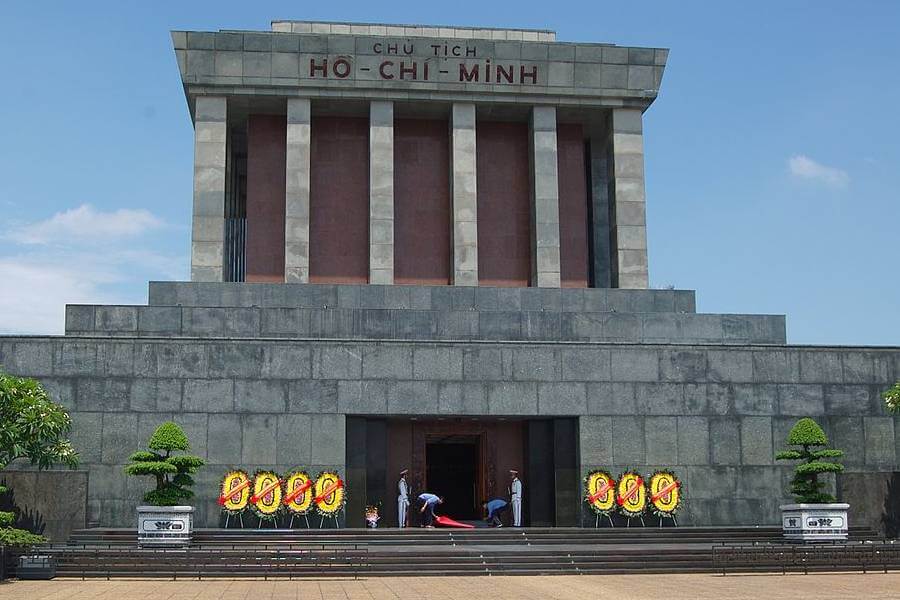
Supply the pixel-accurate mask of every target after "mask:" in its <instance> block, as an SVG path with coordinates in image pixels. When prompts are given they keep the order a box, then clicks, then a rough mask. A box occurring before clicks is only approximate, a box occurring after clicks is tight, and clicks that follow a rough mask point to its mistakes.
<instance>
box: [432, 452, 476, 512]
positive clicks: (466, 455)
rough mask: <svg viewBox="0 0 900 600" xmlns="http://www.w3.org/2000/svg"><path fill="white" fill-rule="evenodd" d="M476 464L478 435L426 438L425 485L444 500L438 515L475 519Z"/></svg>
mask: <svg viewBox="0 0 900 600" xmlns="http://www.w3.org/2000/svg"><path fill="white" fill-rule="evenodd" d="M480 463H481V444H480V437H479V436H473V435H448V436H429V439H428V440H427V441H426V444H425V482H426V483H425V485H426V488H427V489H428V490H429V491H431V492H433V493H435V494H438V495H439V496H443V497H444V504H443V506H441V510H440V512H441V513H443V514H448V515H453V516H454V518H457V519H477V518H479V516H480V515H479V512H480V511H479V506H480V505H479V501H480V499H479V492H480V490H479V489H478V488H479V487H480V485H479V484H480V483H481V473H480V471H481V468H480V466H481V465H480Z"/></svg>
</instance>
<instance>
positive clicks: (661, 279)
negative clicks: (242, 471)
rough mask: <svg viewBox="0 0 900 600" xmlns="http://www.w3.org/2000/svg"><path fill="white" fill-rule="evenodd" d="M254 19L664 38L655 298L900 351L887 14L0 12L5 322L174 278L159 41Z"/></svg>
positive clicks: (597, 5)
mask: <svg viewBox="0 0 900 600" xmlns="http://www.w3.org/2000/svg"><path fill="white" fill-rule="evenodd" d="M272 19H319V20H334V21H367V22H369V21H374V22H400V23H437V24H451V25H480V26H487V27H536V28H548V29H554V30H556V31H557V32H558V37H559V39H560V40H565V41H596V42H610V43H616V44H621V45H637V46H656V47H669V48H671V53H670V55H669V64H668V67H667V69H666V73H665V76H664V78H663V85H662V91H661V93H660V97H659V99H658V100H657V102H656V103H655V104H654V105H653V106H652V107H651V108H650V110H649V111H648V112H647V114H646V115H645V152H646V170H647V213H648V215H647V220H648V229H649V231H648V236H649V242H648V243H649V252H650V277H651V284H652V285H653V286H654V287H662V286H666V285H674V286H676V287H678V288H684V289H696V290H697V297H698V309H699V310H700V311H703V312H746V313H777V314H786V315H787V317H788V320H787V322H788V340H789V341H790V342H791V343H800V344H810V343H816V344H818V343H823V344H877V345H884V344H888V345H897V344H900V310H898V307H900V276H898V273H897V265H898V254H900V251H898V233H897V232H898V222H900V191H898V190H900V168H898V167H900V142H898V140H900V119H898V117H897V112H896V107H897V106H898V105H900V78H898V77H897V76H896V73H897V71H898V64H897V63H898V61H900V38H898V36H897V34H896V28H897V25H898V24H900V3H897V2H890V1H887V0H885V1H880V2H876V1H859V2H852V3H850V2H834V1H803V2H800V1H792V2H774V1H772V2H747V3H733V2H729V3H724V2H723V3H713V2H695V1H680V2H671V1H663V2H654V1H649V0H645V1H644V2H640V3H626V2H621V1H618V0H617V1H615V2H606V1H594V2H563V1H556V2H541V3H525V2H484V1H483V0H482V1H479V2H470V1H468V0H457V1H456V2H453V3H451V4H447V3H430V2H421V1H419V2H391V3H378V4H376V3H370V2H360V1H357V0H347V1H344V2H340V3H316V4H314V5H313V4H307V3H301V2H263V1H257V2H252V3H246V2H240V3H237V2H225V1H217V2H199V1H192V2H163V1H158V2H145V3H137V2H135V3H126V2H84V3H71V2H59V3H48V2H40V1H30V2H23V1H20V2H4V3H2V5H0V23H2V24H3V36H0V52H2V56H3V57H4V61H3V63H4V74H3V93H0V115H3V117H4V119H3V121H4V123H3V129H2V134H0V139H2V140H3V142H4V143H2V144H0V211H2V212H0V214H2V218H0V281H2V282H3V283H2V286H0V332H20V333H61V332H62V327H63V305H64V304H65V303H66V302H70V303H84V302H96V303H145V302H146V282H147V280H149V279H181V280H184V279H187V278H188V277H189V273H188V254H189V238H190V207H191V186H192V184H191V168H192V166H191V163H192V152H193V147H192V129H191V124H190V119H189V116H188V112H187V107H186V103H185V100H184V95H183V93H182V90H181V85H180V81H179V77H178V71H177V67H176V65H175V58H174V53H173V51H172V48H171V41H170V38H169V34H168V31H169V30H170V29H195V30H217V29H263V30H265V29H268V28H269V21H270V20H272Z"/></svg>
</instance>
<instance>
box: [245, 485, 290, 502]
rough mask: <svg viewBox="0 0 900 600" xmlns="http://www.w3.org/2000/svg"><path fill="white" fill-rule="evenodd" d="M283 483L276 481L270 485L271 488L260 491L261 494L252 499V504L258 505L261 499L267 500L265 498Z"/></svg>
mask: <svg viewBox="0 0 900 600" xmlns="http://www.w3.org/2000/svg"><path fill="white" fill-rule="evenodd" d="M282 483H283V482H282V481H281V480H280V479H276V480H275V482H274V483H270V484H269V487H267V488H265V489H263V490H260V492H259V494H258V495H257V494H254V495H253V497H252V498H250V502H252V503H254V504H256V503H257V502H259V501H260V500H261V499H263V498H265V497H266V496H267V495H268V494H269V492H271V491H272V490H274V489H275V488H277V487H278V486H279V485H281V484H282Z"/></svg>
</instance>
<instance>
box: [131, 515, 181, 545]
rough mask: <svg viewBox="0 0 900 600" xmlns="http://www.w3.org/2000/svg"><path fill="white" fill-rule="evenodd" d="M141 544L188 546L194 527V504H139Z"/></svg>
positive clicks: (139, 543)
mask: <svg viewBox="0 0 900 600" xmlns="http://www.w3.org/2000/svg"><path fill="white" fill-rule="evenodd" d="M137 513H138V545H139V546H186V545H187V544H190V543H191V532H192V531H193V529H194V507H193V506H138V507H137Z"/></svg>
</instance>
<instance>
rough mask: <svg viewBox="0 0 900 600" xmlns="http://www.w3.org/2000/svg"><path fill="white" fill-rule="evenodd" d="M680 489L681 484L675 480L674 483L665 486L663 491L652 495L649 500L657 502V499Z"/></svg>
mask: <svg viewBox="0 0 900 600" xmlns="http://www.w3.org/2000/svg"><path fill="white" fill-rule="evenodd" d="M680 487H681V482H680V481H677V480H676V481H673V482H672V483H670V484H669V485H667V486H666V487H664V488H663V489H661V490H659V491H658V492H656V493H655V494H653V495H652V496H651V497H650V499H651V500H652V501H654V502H656V501H657V500H659V499H660V498H662V497H663V496H667V495H668V494H669V492H672V491H675V490H676V489H678V488H680Z"/></svg>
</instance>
